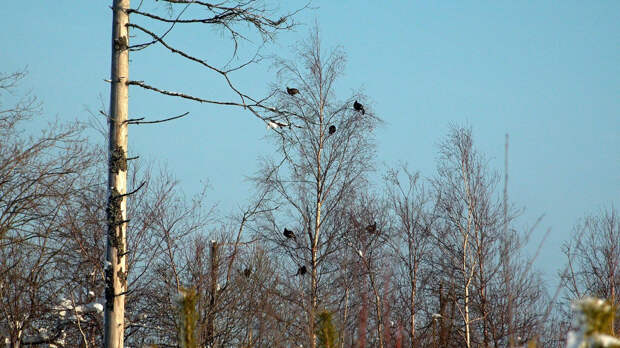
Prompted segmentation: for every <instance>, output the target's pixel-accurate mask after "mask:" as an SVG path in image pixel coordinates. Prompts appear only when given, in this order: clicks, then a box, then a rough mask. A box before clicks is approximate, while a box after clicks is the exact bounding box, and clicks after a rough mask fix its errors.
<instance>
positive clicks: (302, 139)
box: [257, 29, 378, 348]
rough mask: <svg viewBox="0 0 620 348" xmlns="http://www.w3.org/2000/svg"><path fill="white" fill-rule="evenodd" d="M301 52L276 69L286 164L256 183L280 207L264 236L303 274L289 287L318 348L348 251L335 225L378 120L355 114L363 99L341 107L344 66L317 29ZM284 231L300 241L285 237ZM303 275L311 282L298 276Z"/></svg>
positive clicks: (367, 166)
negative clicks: (320, 314)
mask: <svg viewBox="0 0 620 348" xmlns="http://www.w3.org/2000/svg"><path fill="white" fill-rule="evenodd" d="M300 47H301V48H300V49H299V51H298V52H297V57H296V58H297V59H296V60H295V61H282V60H281V61H278V63H277V66H278V67H279V68H280V70H279V73H280V76H281V82H280V83H279V85H278V86H279V87H278V88H277V89H276V90H275V91H274V94H275V97H276V100H277V103H276V108H277V109H278V110H283V111H284V112H285V113H286V118H285V119H284V120H281V121H276V120H272V123H270V127H271V128H272V129H273V131H274V139H275V141H276V150H275V151H274V152H275V153H276V154H278V155H279V156H281V157H279V158H278V157H277V156H276V160H274V161H268V162H266V163H265V167H264V170H263V171H262V173H263V175H262V176H260V177H258V178H257V181H258V183H259V184H260V185H261V186H262V187H265V188H267V189H268V190H269V191H270V192H271V194H272V197H274V198H273V199H274V200H277V201H279V202H280V204H279V207H280V208H279V209H278V210H277V211H276V212H272V213H270V214H269V215H268V216H267V217H266V222H265V224H264V225H262V226H260V231H261V232H260V236H261V237H262V238H263V240H265V241H267V242H269V243H271V245H274V246H275V247H276V250H280V252H282V253H283V255H285V256H280V257H278V259H280V260H281V262H282V263H283V264H285V265H287V268H286V269H287V271H288V272H290V274H291V275H293V274H296V273H297V274H298V275H297V276H296V277H292V279H291V281H290V283H289V286H292V287H293V289H294V288H297V289H299V290H297V291H296V292H295V291H293V289H291V291H292V293H294V294H295V293H296V294H298V295H297V296H299V298H295V299H291V298H289V301H291V303H293V304H296V305H299V306H300V307H301V308H300V309H302V310H303V312H302V313H303V314H304V316H305V318H304V319H303V321H305V325H304V327H305V334H304V336H305V338H304V339H303V340H304V341H306V342H307V343H308V345H309V346H310V347H312V348H314V347H316V337H315V336H316V335H315V332H316V330H315V321H316V315H317V310H319V309H321V308H320V307H323V306H326V305H327V304H328V303H327V302H328V293H329V287H330V281H329V278H330V275H333V274H334V271H335V270H336V269H337V267H338V266H337V265H338V263H337V262H336V260H337V258H338V256H337V255H336V252H337V251H338V250H339V249H340V248H342V247H345V246H344V245H342V244H341V242H342V238H341V234H342V231H341V230H340V228H339V226H338V225H337V224H336V223H335V221H336V220H337V214H338V212H340V211H343V209H344V208H345V207H344V204H345V202H347V200H348V199H350V197H352V196H354V195H355V193H356V190H358V189H359V188H360V185H362V184H364V183H365V174H366V173H368V171H369V170H371V168H372V165H371V163H372V155H373V143H372V133H373V130H374V128H375V126H376V125H377V122H378V119H377V118H376V117H375V116H374V114H373V113H372V111H371V109H370V108H368V107H367V106H366V109H364V112H362V110H355V108H354V102H355V101H356V99H357V100H358V101H359V102H360V103H359V104H360V105H362V104H363V103H364V102H365V100H366V98H364V97H363V96H362V95H361V94H357V95H354V96H351V97H349V98H347V99H345V100H339V99H337V98H338V97H337V96H338V95H339V94H341V93H338V91H337V90H336V81H337V79H338V77H339V76H340V75H341V74H342V72H343V69H344V63H345V57H344V54H343V53H342V50H340V49H335V50H333V51H331V52H327V53H326V51H324V50H323V49H322V47H321V42H320V39H319V33H318V29H315V30H314V32H312V34H311V36H310V38H309V39H308V41H307V42H304V43H303V44H301V45H300ZM282 86H290V87H289V88H287V89H284V88H282ZM358 109H359V108H358ZM273 116H274V117H277V116H279V114H278V113H274V114H273ZM284 228H287V229H289V230H290V231H291V232H293V234H294V236H292V235H290V234H288V236H287V235H283V231H284ZM302 267H305V268H304V269H303V270H307V274H303V273H304V272H299V271H300V270H302ZM300 273H301V274H300ZM299 320H301V319H299ZM300 339H301V338H300Z"/></svg>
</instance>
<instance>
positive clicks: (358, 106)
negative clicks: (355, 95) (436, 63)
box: [353, 100, 366, 115]
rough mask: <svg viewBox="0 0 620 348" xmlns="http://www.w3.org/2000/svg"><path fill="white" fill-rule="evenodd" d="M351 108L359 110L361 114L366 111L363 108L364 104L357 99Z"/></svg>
mask: <svg viewBox="0 0 620 348" xmlns="http://www.w3.org/2000/svg"><path fill="white" fill-rule="evenodd" d="M353 109H355V111H361V112H362V115H364V114H365V113H366V110H364V105H362V104H360V103H358V102H357V100H356V101H355V103H353Z"/></svg>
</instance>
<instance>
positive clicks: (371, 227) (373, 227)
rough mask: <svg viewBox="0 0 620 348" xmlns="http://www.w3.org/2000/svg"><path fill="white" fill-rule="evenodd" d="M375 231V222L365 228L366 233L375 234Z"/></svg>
mask: <svg viewBox="0 0 620 348" xmlns="http://www.w3.org/2000/svg"><path fill="white" fill-rule="evenodd" d="M376 231H377V222H376V221H375V222H373V223H372V224H370V225H368V226H366V232H368V233H375V232H376Z"/></svg>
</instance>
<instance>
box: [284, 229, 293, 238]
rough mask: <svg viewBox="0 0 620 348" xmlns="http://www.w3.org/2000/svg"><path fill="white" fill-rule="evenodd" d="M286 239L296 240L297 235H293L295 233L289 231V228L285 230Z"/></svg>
mask: <svg viewBox="0 0 620 348" xmlns="http://www.w3.org/2000/svg"><path fill="white" fill-rule="evenodd" d="M284 237H286V238H293V239H294V238H295V233H293V231H291V230H289V229H288V228H284Z"/></svg>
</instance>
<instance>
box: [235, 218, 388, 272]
mask: <svg viewBox="0 0 620 348" xmlns="http://www.w3.org/2000/svg"><path fill="white" fill-rule="evenodd" d="M366 232H368V233H375V232H377V221H373V223H372V224H369V225H368V226H366ZM282 234H283V235H284V237H286V238H287V239H295V238H296V237H295V233H294V232H293V231H291V230H289V229H288V228H286V227H285V228H284V232H282ZM245 272H248V273H246V275H245V276H246V278H247V277H249V276H250V274H249V271H248V270H247V269H246V271H245ZM307 272H308V269H307V268H306V266H305V265H302V266H299V268H298V269H297V273H295V275H294V276H298V275H300V276H303V275H304V274H306V273H307Z"/></svg>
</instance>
